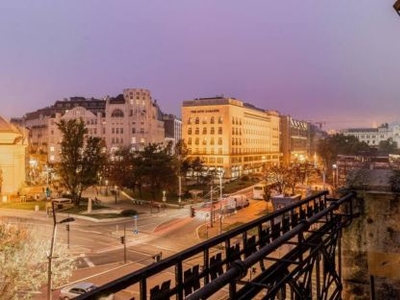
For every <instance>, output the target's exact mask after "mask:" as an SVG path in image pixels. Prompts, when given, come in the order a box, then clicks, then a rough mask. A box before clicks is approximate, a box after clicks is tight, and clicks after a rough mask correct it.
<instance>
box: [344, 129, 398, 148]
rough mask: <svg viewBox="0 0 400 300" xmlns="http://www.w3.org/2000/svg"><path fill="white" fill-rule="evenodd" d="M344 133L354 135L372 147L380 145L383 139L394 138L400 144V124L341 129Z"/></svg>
mask: <svg viewBox="0 0 400 300" xmlns="http://www.w3.org/2000/svg"><path fill="white" fill-rule="evenodd" d="M341 133H342V134H343V135H346V136H354V137H356V138H357V139H358V140H359V141H360V142H365V143H367V144H368V146H370V147H378V146H379V143H380V142H382V141H387V140H388V139H389V138H392V139H393V141H397V145H398V146H399V145H400V136H399V133H400V125H399V124H397V125H394V124H391V125H388V124H382V125H381V126H379V127H377V128H348V129H344V130H342V131H341Z"/></svg>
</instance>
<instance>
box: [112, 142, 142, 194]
mask: <svg viewBox="0 0 400 300" xmlns="http://www.w3.org/2000/svg"><path fill="white" fill-rule="evenodd" d="M134 158H135V153H134V151H132V150H131V149H130V148H123V149H119V150H118V151H116V152H115V153H114V159H113V160H112V161H110V162H109V174H108V175H109V177H110V180H111V181H112V182H113V183H114V184H115V185H117V186H120V187H126V188H130V189H132V190H134V189H135V187H136V179H135V173H134V167H135V166H134Z"/></svg>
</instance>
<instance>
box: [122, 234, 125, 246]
mask: <svg viewBox="0 0 400 300" xmlns="http://www.w3.org/2000/svg"><path fill="white" fill-rule="evenodd" d="M121 244H125V237H124V236H121Z"/></svg>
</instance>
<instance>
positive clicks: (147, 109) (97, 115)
mask: <svg viewBox="0 0 400 300" xmlns="http://www.w3.org/2000/svg"><path fill="white" fill-rule="evenodd" d="M77 118H81V119H82V120H83V122H85V125H86V128H87V129H88V134H89V135H90V136H96V137H100V138H101V139H103V140H104V141H105V144H106V147H107V151H108V152H109V153H110V154H111V156H112V154H113V153H114V152H115V151H116V150H118V149H122V148H131V149H133V150H141V149H143V148H144V147H145V146H146V145H147V144H149V143H164V142H165V129H164V122H163V114H162V112H161V109H160V107H159V106H158V104H157V101H154V100H153V99H152V97H151V93H150V91H149V90H146V89H125V90H124V91H123V94H121V95H118V96H117V97H107V98H106V99H104V100H100V99H94V98H82V97H72V98H70V99H64V100H60V101H56V102H55V104H54V105H53V106H51V107H48V108H45V109H40V110H38V111H36V112H33V113H28V114H26V116H25V117H24V120H23V124H24V126H25V127H26V128H28V129H29V130H30V135H29V138H30V144H31V149H30V152H31V153H35V154H39V153H42V154H44V155H45V156H46V157H45V159H43V161H47V162H50V163H52V162H56V161H58V153H59V151H60V149H59V144H60V141H61V139H62V135H61V133H60V131H59V130H58V128H57V123H58V122H60V120H62V119H65V120H68V119H77ZM42 163H43V162H42Z"/></svg>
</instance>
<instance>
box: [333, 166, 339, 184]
mask: <svg viewBox="0 0 400 300" xmlns="http://www.w3.org/2000/svg"><path fill="white" fill-rule="evenodd" d="M337 177H338V176H337V165H336V164H333V165H332V180H333V187H334V188H336V186H337V184H338V182H337Z"/></svg>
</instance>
